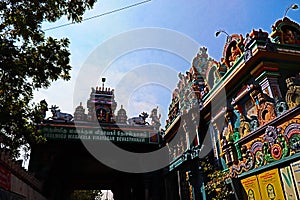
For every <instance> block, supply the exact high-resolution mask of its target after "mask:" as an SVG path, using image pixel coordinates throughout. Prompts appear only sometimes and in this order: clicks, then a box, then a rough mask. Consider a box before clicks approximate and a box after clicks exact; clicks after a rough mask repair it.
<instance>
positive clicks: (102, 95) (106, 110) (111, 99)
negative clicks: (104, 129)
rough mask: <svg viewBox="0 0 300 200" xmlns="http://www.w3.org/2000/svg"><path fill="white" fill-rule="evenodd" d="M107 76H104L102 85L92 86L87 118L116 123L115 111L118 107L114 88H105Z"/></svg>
mask: <svg viewBox="0 0 300 200" xmlns="http://www.w3.org/2000/svg"><path fill="white" fill-rule="evenodd" d="M105 80H106V79H105V78H102V87H101V86H100V87H96V89H95V88H92V91H91V94H90V98H89V99H88V101H87V108H88V114H87V120H88V121H94V120H95V121H96V120H98V121H99V122H102V123H114V122H115V116H114V112H115V109H116V107H117V103H116V101H115V96H114V90H113V89H110V88H105V87H104V83H105Z"/></svg>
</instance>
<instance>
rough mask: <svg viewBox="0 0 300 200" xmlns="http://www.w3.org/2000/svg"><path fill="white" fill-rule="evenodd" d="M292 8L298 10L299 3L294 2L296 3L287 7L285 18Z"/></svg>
mask: <svg viewBox="0 0 300 200" xmlns="http://www.w3.org/2000/svg"><path fill="white" fill-rule="evenodd" d="M290 9H293V10H297V9H298V5H297V4H295V3H294V4H292V5H290V6H289V7H287V9H286V10H285V13H284V15H283V18H285V16H286V14H287V12H288V11H289V10H290Z"/></svg>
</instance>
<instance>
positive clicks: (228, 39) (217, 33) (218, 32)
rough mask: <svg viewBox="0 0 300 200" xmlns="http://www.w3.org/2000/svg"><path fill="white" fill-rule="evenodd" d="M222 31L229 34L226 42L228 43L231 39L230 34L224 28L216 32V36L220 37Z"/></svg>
mask: <svg viewBox="0 0 300 200" xmlns="http://www.w3.org/2000/svg"><path fill="white" fill-rule="evenodd" d="M221 33H224V34H225V35H226V36H227V38H226V42H227V43H228V42H229V41H230V40H231V38H230V35H229V34H228V33H227V32H226V31H224V30H218V31H217V32H216V37H218V36H219V35H220V34H221Z"/></svg>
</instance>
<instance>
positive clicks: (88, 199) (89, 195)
mask: <svg viewBox="0 0 300 200" xmlns="http://www.w3.org/2000/svg"><path fill="white" fill-rule="evenodd" d="M102 196H103V193H102V192H101V190H75V191H74V192H73V193H72V195H71V200H97V199H99V200H100V197H102Z"/></svg>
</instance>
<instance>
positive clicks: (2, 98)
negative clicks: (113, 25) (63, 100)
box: [0, 0, 96, 156]
mask: <svg viewBox="0 0 300 200" xmlns="http://www.w3.org/2000/svg"><path fill="white" fill-rule="evenodd" d="M95 2H96V0H1V1H0V142H1V147H2V148H4V147H5V148H7V149H9V150H10V152H11V154H12V155H13V156H17V155H18V153H19V150H18V148H19V147H20V146H22V145H24V144H31V143H33V142H41V141H42V137H40V136H39V134H38V132H37V131H35V125H36V124H35V123H36V122H38V120H41V118H42V113H43V112H41V109H42V107H43V105H45V104H44V102H42V103H41V104H40V103H38V104H31V103H30V102H31V100H32V99H33V91H34V90H37V89H40V88H47V87H49V86H50V84H51V82H53V81H55V80H58V79H63V80H69V79H70V74H69V72H70V70H71V66H70V64H69V63H70V52H69V49H68V48H69V40H68V39H66V38H63V39H55V38H53V37H46V36H45V34H44V32H43V30H42V29H41V24H42V23H43V22H55V21H56V20H58V19H60V18H61V17H63V16H66V17H67V18H68V20H70V21H72V22H80V21H81V20H82V15H83V13H84V12H85V11H86V10H87V9H91V8H92V7H93V5H94V3H95Z"/></svg>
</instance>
